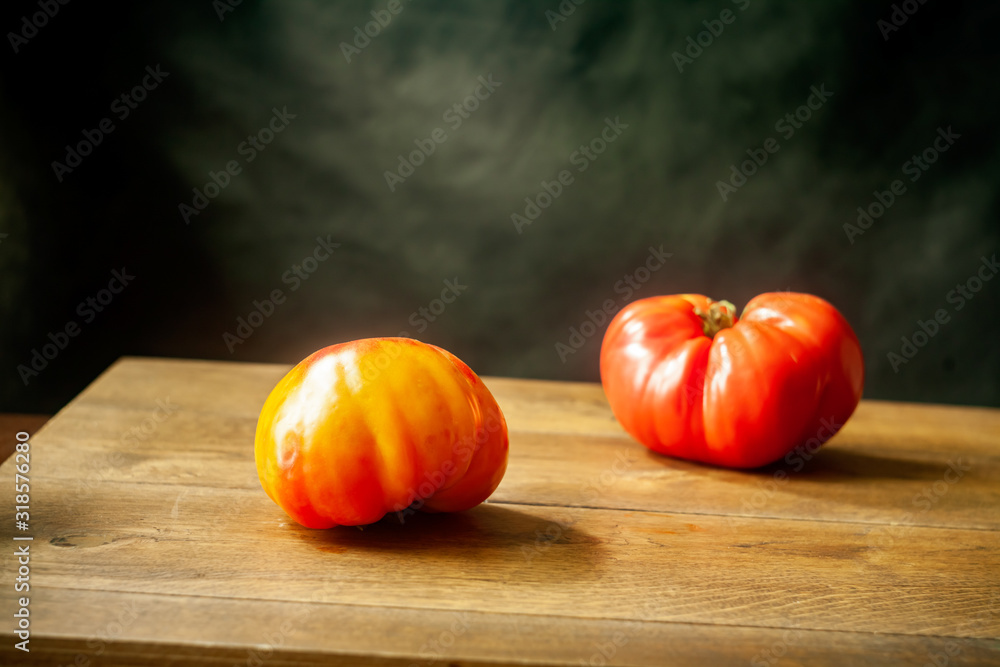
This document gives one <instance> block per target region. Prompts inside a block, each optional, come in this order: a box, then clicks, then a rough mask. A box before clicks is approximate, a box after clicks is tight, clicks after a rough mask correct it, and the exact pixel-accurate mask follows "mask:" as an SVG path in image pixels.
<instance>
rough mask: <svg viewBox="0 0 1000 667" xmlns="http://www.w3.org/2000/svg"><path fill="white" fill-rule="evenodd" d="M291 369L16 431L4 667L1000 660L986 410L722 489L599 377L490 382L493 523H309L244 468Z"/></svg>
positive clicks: (163, 386) (165, 388)
mask: <svg viewBox="0 0 1000 667" xmlns="http://www.w3.org/2000/svg"><path fill="white" fill-rule="evenodd" d="M286 370H287V367H285V366H277V365H265V364H234V363H221V362H204V361H173V360H154V359H135V358H130V359H123V360H121V361H120V362H118V363H117V364H115V365H114V366H113V367H112V368H111V369H110V370H108V371H107V372H106V373H105V374H104V375H102V376H101V377H100V378H99V379H98V380H96V381H95V382H94V383H93V384H92V385H91V386H90V387H89V388H88V389H87V390H85V391H84V392H83V393H82V394H81V395H80V396H79V397H77V398H76V399H75V400H74V401H73V402H72V403H70V404H69V405H68V406H67V407H66V408H65V409H64V410H62V411H61V412H60V413H59V414H58V415H56V416H55V417H54V418H53V419H52V420H51V421H50V422H49V423H48V424H47V425H46V426H44V427H43V428H42V430H41V431H40V432H39V433H38V435H37V436H35V437H33V438H32V439H31V450H30V454H31V472H30V477H31V498H30V504H31V519H30V529H29V530H28V531H26V532H24V531H18V530H15V529H14V525H13V524H14V521H13V516H10V517H9V518H8V520H5V521H3V522H2V525H3V529H2V532H3V539H5V540H6V542H7V545H8V546H6V547H5V548H4V579H3V582H2V591H3V593H2V598H3V614H4V617H5V618H6V619H7V620H6V621H5V622H4V623H2V625H0V633H2V637H0V640H2V648H0V662H3V663H4V664H22V663H23V664H64V665H93V664H176V665H181V664H184V665H187V664H191V665H235V664H238V665H253V666H257V665H260V664H267V665H285V664H292V663H296V664H302V663H305V664H336V665H341V664H343V665H355V664H366V665H404V666H405V665H425V666H430V665H442V666H444V665H506V664H532V665H543V664H544V665H554V664H571V665H579V664H595V665H597V664H605V663H607V664H627V665H672V664H680V665H687V664H690V665H727V664H733V665H747V664H750V665H775V664H782V665H784V664H788V665H792V664H806V665H824V664H829V665H838V666H839V665H850V664H913V665H924V664H931V665H934V664H937V665H945V664H947V665H956V664H998V663H1000V642H998V641H997V640H996V638H997V637H998V635H1000V540H998V527H1000V512H998V506H1000V446H998V439H1000V410H990V409H979V408H955V407H941V406H926V405H907V404H899V403H885V402H875V401H866V402H864V403H863V404H862V405H861V407H860V408H859V409H858V412H857V414H856V415H855V416H854V417H853V418H852V419H851V421H850V423H849V424H848V425H847V426H846V427H845V428H844V430H843V431H842V433H841V434H840V435H838V436H837V437H836V438H835V439H834V440H832V441H831V442H830V443H829V444H828V445H827V446H826V447H825V448H824V449H822V450H821V451H820V452H819V453H818V454H817V455H816V456H815V458H813V459H812V460H811V461H809V462H808V463H806V464H805V465H803V466H801V469H798V468H799V467H800V466H799V464H797V463H796V464H794V465H784V464H782V465H777V466H774V467H772V468H769V469H766V470H762V471H756V472H736V471H729V470H720V469H714V468H709V467H704V466H700V465H696V464H692V463H685V462H682V461H675V460H671V459H668V458H664V457H660V456H657V455H654V454H652V453H650V452H648V451H647V450H646V449H644V448H643V447H641V446H640V445H638V444H637V443H635V442H633V441H632V440H630V439H629V438H628V437H627V436H626V435H625V434H624V433H623V432H622V430H621V429H620V427H619V426H618V424H617V423H616V422H615V420H614V419H613V417H612V415H611V413H610V411H609V409H608V406H607V404H606V402H605V399H604V395H603V393H602V391H601V388H600V386H598V385H593V384H583V383H560V382H541V381H532V380H512V379H502V378H486V382H487V384H488V385H489V387H490V388H491V390H492V391H493V392H494V395H495V396H496V397H497V400H498V402H499V403H500V406H501V407H502V408H503V410H504V412H505V414H506V416H507V419H508V422H509V425H510V430H511V438H510V440H511V452H510V467H509V470H508V472H507V476H506V478H505V479H504V481H503V483H502V484H501V486H500V488H499V489H498V490H497V492H496V494H494V496H493V497H492V498H491V499H490V501H489V503H488V504H485V505H482V506H480V507H478V508H476V509H474V510H472V511H469V512H467V513H464V514H457V515H434V516H432V515H418V516H417V517H416V518H410V519H408V520H407V521H406V523H405V524H403V525H400V523H399V522H398V520H396V519H395V518H387V519H386V520H383V521H382V522H381V523H379V524H376V525H373V526H368V527H365V528H364V530H360V529H358V528H336V529H333V530H328V531H315V530H308V529H305V528H302V527H300V526H298V525H297V524H294V523H292V522H291V521H290V520H289V519H288V518H287V517H286V516H285V514H284V513H283V512H282V511H281V510H280V509H279V508H278V507H277V506H276V505H274V503H272V502H271V501H270V500H269V499H268V498H267V497H266V496H265V495H264V493H263V491H262V490H261V488H260V486H259V484H258V481H257V477H256V472H255V468H254V459H253V436H254V427H255V423H256V419H257V414H258V410H259V409H260V406H261V404H262V402H263V401H264V398H265V397H266V396H267V394H268V392H269V391H270V390H271V388H272V387H273V385H274V384H275V383H276V382H277V380H278V379H279V378H280V377H281V376H282V375H283V374H284V373H285V372H286ZM14 463H15V462H14V459H13V458H12V459H10V460H8V461H7V462H6V463H5V464H4V465H3V467H2V479H3V480H4V481H3V487H4V489H5V490H6V491H5V494H6V495H5V496H4V497H5V498H6V499H8V500H10V503H9V504H8V507H12V506H13V504H14V503H13V498H12V496H13V493H12V489H11V487H12V483H11V482H12V481H13V477H14V469H13V465H14ZM8 514H12V511H8ZM25 535H28V536H32V537H34V540H33V541H32V542H30V543H29V542H13V541H12V538H13V537H14V536H25ZM23 544H30V553H31V561H30V568H31V573H30V583H31V590H30V604H29V609H30V620H31V626H30V629H31V636H30V645H29V646H30V649H31V653H30V654H25V653H22V652H20V651H18V650H16V649H14V643H15V642H16V641H18V639H17V638H16V637H14V635H13V634H12V632H13V626H12V621H11V614H12V613H13V611H14V610H15V609H16V606H15V605H16V599H17V597H18V596H20V595H24V593H15V592H14V590H13V580H14V577H15V576H16V575H15V570H16V568H17V567H18V565H17V563H16V559H15V558H14V557H13V556H12V554H13V552H14V551H15V549H14V546H12V545H23ZM28 658H30V660H28Z"/></svg>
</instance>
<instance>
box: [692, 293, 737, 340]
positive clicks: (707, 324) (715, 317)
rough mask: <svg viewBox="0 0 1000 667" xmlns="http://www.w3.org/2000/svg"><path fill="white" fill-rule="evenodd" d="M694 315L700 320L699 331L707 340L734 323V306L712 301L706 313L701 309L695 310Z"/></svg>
mask: <svg viewBox="0 0 1000 667" xmlns="http://www.w3.org/2000/svg"><path fill="white" fill-rule="evenodd" d="M694 313H695V315H697V316H698V317H700V318H701V330H702V331H704V332H705V335H706V336H708V337H709V338H715V334H717V333H719V332H720V331H722V330H723V329H728V328H729V327H731V326H733V324H735V322H736V306H734V305H733V304H731V303H730V302H728V301H713V302H712V305H711V306H709V307H708V312H707V313H706V312H705V311H703V310H702V309H701V308H695V309H694Z"/></svg>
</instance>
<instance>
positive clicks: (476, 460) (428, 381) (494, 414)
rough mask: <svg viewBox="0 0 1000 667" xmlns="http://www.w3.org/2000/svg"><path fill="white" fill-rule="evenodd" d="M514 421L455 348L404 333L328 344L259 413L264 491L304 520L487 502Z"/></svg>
mask: <svg viewBox="0 0 1000 667" xmlns="http://www.w3.org/2000/svg"><path fill="white" fill-rule="evenodd" d="M507 450H508V439H507V423H506V421H505V420H504V417H503V413H501V411H500V408H499V406H497V403H496V401H495V400H494V398H493V396H492V394H490V392H489V390H488V389H487V388H486V386H485V385H484V384H483V382H482V380H480V379H479V377H478V376H477V375H476V374H475V373H474V372H472V370H471V369H470V368H469V367H468V366H466V365H465V364H464V363H463V362H462V361H461V360H460V359H458V357H456V356H454V355H453V354H451V353H450V352H448V351H446V350H443V349H441V348H439V347H436V346H433V345H428V344H425V343H421V342H419V341H416V340H412V339H409V338H368V339H363V340H357V341H352V342H350V343H342V344H340V345H333V346H330V347H326V348H323V349H322V350H319V351H318V352H315V353H314V354H312V355H310V356H309V357H307V358H306V359H304V360H303V361H301V362H300V363H299V364H298V365H297V366H295V367H294V368H293V369H292V370H291V371H289V373H288V374H287V375H285V377H284V378H282V380H281V381H280V382H278V384H277V386H275V388H274V389H273V390H272V391H271V394H270V396H268V398H267V401H266V402H265V403H264V407H263V409H262V410H261V413H260V418H259V420H258V422H257V435H256V439H255V446H254V451H255V458H256V461H257V474H258V476H259V478H260V482H261V485H262V486H263V487H264V491H266V492H267V495H268V496H270V497H271V499H272V500H274V502H276V503H277V504H278V505H279V506H280V507H281V508H282V509H284V510H285V512H287V513H288V515H289V516H291V517H292V518H293V519H295V520H296V521H297V522H299V523H300V524H302V525H303V526H306V527H309V528H329V527H331V526H335V525H351V526H352V525H363V524H368V523H373V522H375V521H378V520H379V519H381V518H382V517H383V516H384V515H385V514H387V513H388V512H400V511H403V510H404V509H406V508H407V507H409V506H410V505H411V504H414V503H416V504H415V505H414V506H415V507H419V508H420V509H423V510H425V511H431V512H458V511H462V510H466V509H469V508H471V507H474V506H476V505H478V504H479V503H481V502H483V501H484V500H486V498H488V497H489V496H490V494H492V493H493V491H494V490H495V489H496V488H497V485H499V484H500V480H501V479H502V478H503V475H504V472H505V471H506V468H507Z"/></svg>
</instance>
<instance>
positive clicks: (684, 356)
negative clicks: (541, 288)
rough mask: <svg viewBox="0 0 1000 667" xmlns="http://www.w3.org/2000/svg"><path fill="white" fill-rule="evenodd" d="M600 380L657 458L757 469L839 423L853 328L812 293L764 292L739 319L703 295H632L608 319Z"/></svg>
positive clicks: (624, 421)
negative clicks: (665, 456)
mask: <svg viewBox="0 0 1000 667" xmlns="http://www.w3.org/2000/svg"><path fill="white" fill-rule="evenodd" d="M601 382H602V384H603V385H604V391H605V393H606V394H607V396H608V402H609V403H610V404H611V409H612V411H613V412H614V414H615V416H616V417H617V418H618V421H619V422H620V423H621V425H622V426H623V427H624V428H625V430H626V431H628V432H629V434H631V435H632V437H634V438H635V439H636V440H638V441H639V442H641V443H643V444H644V445H646V446H647V447H649V448H650V449H652V450H655V451H657V452H661V453H663V454H668V455H670V456H676V457H679V458H684V459H692V460H695V461H702V462H705V463H711V464H715V465H720V466H727V467H732V468H755V467H758V466H762V465H765V464H768V463H772V462H774V461H777V460H778V459H780V458H782V457H783V456H785V455H786V454H788V453H789V452H790V451H792V450H793V449H795V448H796V447H798V446H800V445H803V444H806V443H808V446H809V447H810V448H818V447H819V445H820V444H822V443H823V442H826V441H827V440H829V439H830V438H831V437H832V436H833V434H834V433H836V432H837V430H839V429H840V427H841V426H842V425H843V424H844V422H846V421H847V418H848V417H850V416H851V414H852V413H853V412H854V409H855V408H856V407H857V405H858V402H859V401H860V400H861V389H862V386H863V385H864V361H863V359H862V356H861V346H860V344H859V343H858V339H857V336H855V335H854V331H853V330H852V329H851V326H850V325H849V324H848V323H847V320H845V319H844V317H843V316H842V315H841V314H840V313H839V312H837V310H836V309H835V308H834V307H833V306H831V305H830V304H829V303H827V302H826V301H824V300H823V299H820V298H819V297H816V296H812V295H810V294H796V293H792V292H785V293H769V294H761V295H760V296H757V297H755V298H754V299H752V300H751V301H750V303H748V304H747V307H746V308H745V309H744V311H743V316H742V317H741V318H739V319H737V318H736V309H735V307H734V306H733V305H732V304H731V303H729V302H727V301H712V300H711V299H709V298H708V297H705V296H701V295H700V294H680V295H674V296H657V297H652V298H648V299H640V300H639V301H635V302H633V303H631V304H629V305H628V306H626V307H625V308H624V309H622V311H621V312H620V313H618V315H616V316H615V318H614V319H613V320H612V321H611V324H610V325H609V326H608V330H607V332H606V333H605V335H604V342H603V344H602V347H601Z"/></svg>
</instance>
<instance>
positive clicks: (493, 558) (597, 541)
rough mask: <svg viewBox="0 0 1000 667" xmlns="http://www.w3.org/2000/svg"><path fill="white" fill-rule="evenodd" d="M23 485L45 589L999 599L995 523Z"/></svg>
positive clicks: (835, 614)
mask: <svg viewBox="0 0 1000 667" xmlns="http://www.w3.org/2000/svg"><path fill="white" fill-rule="evenodd" d="M36 488H37V491H36V497H35V499H34V503H35V505H36V509H35V510H34V511H33V513H32V518H33V521H34V524H33V525H34V527H35V530H36V534H37V536H38V537H36V539H35V542H34V546H33V553H34V554H35V559H36V560H35V561H34V567H33V573H34V576H35V577H37V580H38V581H39V582H41V583H43V584H44V585H46V586H52V587H63V588H80V589H88V590H95V591H97V590H115V591H123V592H145V593H162V594H170V593H178V592H182V593H183V594H186V595H197V596H221V597H235V598H247V599H252V598H257V599H269V600H299V601H304V600H306V599H308V596H309V595H311V594H312V593H313V591H314V590H315V588H316V586H317V585H318V584H319V583H321V582H322V581H323V580H324V579H325V578H334V579H336V580H338V581H339V586H338V589H337V591H336V592H335V593H332V594H331V596H330V597H329V598H326V599H324V601H326V602H341V603H355V604H365V605H372V606H401V607H419V608H428V609H439V610H453V611H461V610H468V609H475V610H478V611H485V612H493V613H519V612H524V611H526V610H527V609H530V611H531V612H532V613H535V614H546V615H555V616H571V617H579V618H595V619H596V618H616V619H620V620H629V619H633V618H634V614H635V609H636V605H637V604H649V605H651V608H650V610H649V612H648V614H647V616H646V617H647V618H648V619H649V620H657V621H673V622H684V623H714V624H731V625H750V626H758V627H769V626H772V627H781V626H782V625H783V624H785V623H788V622H789V621H791V623H792V624H793V626H794V627H797V628H802V629H815V630H841V631H854V632H863V631H867V630H869V629H871V628H872V627H877V628H879V629H880V631H882V632H891V633H904V634H927V635H932V634H933V635H954V636H961V635H960V633H961V632H962V631H963V630H962V629H963V628H964V627H967V626H968V625H969V624H970V623H971V622H972V621H973V619H975V618H977V617H978V615H980V614H981V613H982V612H983V611H984V609H986V608H987V607H988V604H989V602H990V599H991V597H990V596H991V595H993V596H998V597H1000V571H998V569H997V568H996V566H995V564H996V563H997V562H998V558H1000V541H998V540H997V539H996V535H995V533H993V532H990V531H979V530H959V529H939V528H915V527H907V528H905V529H900V530H894V531H893V532H891V533H886V532H884V531H883V528H884V527H881V526H876V527H873V526H870V525H869V526H866V525H861V524H851V523H823V522H812V521H791V520H777V519H775V520H769V519H744V518H739V517H716V516H705V515H684V514H675V515H668V514H660V513H655V512H624V511H620V510H592V509H579V508H553V507H541V506H527V505H511V504H488V505H484V506H481V507H479V508H476V509H474V510H471V511H469V512H466V513H463V514H457V515H426V514H419V513H418V514H416V515H414V516H410V517H408V518H407V519H406V521H405V523H404V524H402V525H400V523H399V521H398V520H397V519H396V518H395V517H390V518H387V519H386V520H384V521H383V522H381V523H379V524H375V525H373V526H368V527H365V528H364V530H360V529H358V528H339V529H334V530H330V531H315V530H309V529H306V528H302V527H301V526H298V524H294V523H293V522H291V521H290V520H289V519H288V518H287V517H286V516H285V515H284V513H283V512H281V510H280V509H278V508H277V507H276V506H275V505H274V504H273V503H272V502H271V501H270V500H269V499H268V498H266V497H265V496H264V494H262V493H261V492H259V491H257V490H242V489H239V490H237V489H212V488H206V487H201V486H191V487H178V486H177V485H160V484H153V483H146V484H142V485H141V486H139V487H138V488H137V486H136V485H132V484H119V483H114V482H106V483H104V484H102V485H101V486H100V487H98V488H96V489H94V491H93V492H92V493H91V494H90V495H89V496H88V497H86V498H81V497H67V495H66V494H65V493H64V492H63V491H62V490H61V489H60V488H59V487H58V486H56V485H49V484H45V485H40V484H37V482H36ZM873 530H874V531H875V532H874V533H873ZM0 534H2V535H3V536H5V537H7V538H8V539H9V537H10V534H11V528H9V527H6V526H5V527H4V528H3V530H2V531H0ZM955 563H962V568H961V569H960V570H955V569H954V568H953V567H952V566H953V565H954V564H955ZM529 601H530V602H529ZM526 605H527V608H526ZM981 630H982V631H983V632H984V633H987V634H983V635H980V636H990V634H988V633H994V634H1000V615H997V616H996V617H995V618H992V619H991V620H990V621H989V622H987V623H985V624H984V625H983V626H982V628H981Z"/></svg>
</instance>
